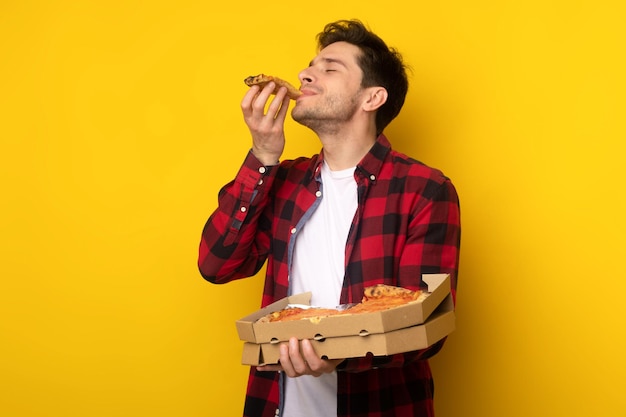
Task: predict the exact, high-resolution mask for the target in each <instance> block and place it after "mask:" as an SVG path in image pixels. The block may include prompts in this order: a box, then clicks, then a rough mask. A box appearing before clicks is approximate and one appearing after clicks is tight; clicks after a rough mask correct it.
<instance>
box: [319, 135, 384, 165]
mask: <svg viewBox="0 0 626 417" xmlns="http://www.w3.org/2000/svg"><path fill="white" fill-rule="evenodd" d="M319 138H320V141H321V143H322V148H323V149H324V161H325V162H326V163H327V164H328V167H329V168H330V169H331V170H333V171H340V170H342V169H348V168H352V167H354V166H356V165H357V164H358V163H359V162H360V161H361V159H363V157H364V156H365V155H366V154H367V153H368V152H369V150H370V149H371V148H372V146H373V145H374V143H375V142H376V133H375V132H374V131H368V132H358V131H356V132H355V130H344V131H343V132H336V133H333V134H330V135H329V134H326V135H319Z"/></svg>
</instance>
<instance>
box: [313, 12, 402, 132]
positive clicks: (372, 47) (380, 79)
mask: <svg viewBox="0 0 626 417" xmlns="http://www.w3.org/2000/svg"><path fill="white" fill-rule="evenodd" d="M317 41H318V47H319V49H320V50H322V49H324V48H325V47H327V46H328V45H330V44H331V43H335V42H348V43H350V44H353V45H355V46H357V47H358V48H359V49H360V50H361V56H360V57H359V58H358V64H359V66H360V67H361V70H362V71H363V80H362V81H361V86H362V87H364V88H367V87H373V86H381V87H384V88H385V89H386V90H387V94H388V97H387V101H386V102H385V104H383V105H382V106H381V107H380V108H379V109H378V111H377V112H376V133H377V134H381V133H382V131H383V129H384V128H385V127H387V125H388V124H389V123H390V122H391V121H392V120H393V119H394V118H395V117H396V116H397V115H398V113H400V109H402V106H403V105H404V99H405V97H406V93H407V91H408V89H409V82H408V79H407V75H406V66H405V65H404V62H403V61H402V56H401V55H400V53H399V52H398V51H397V50H396V49H394V48H390V47H388V46H387V44H386V43H385V42H384V41H383V40H382V39H381V38H380V37H379V36H378V35H376V34H375V33H373V32H371V31H370V30H369V29H368V28H367V27H366V26H365V25H364V24H363V23H362V22H361V21H359V20H356V19H353V20H338V21H336V22H333V23H329V24H327V25H326V26H325V27H324V31H323V32H321V33H319V34H318V35H317Z"/></svg>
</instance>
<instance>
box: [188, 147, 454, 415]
mask: <svg viewBox="0 0 626 417" xmlns="http://www.w3.org/2000/svg"><path fill="white" fill-rule="evenodd" d="M322 159H323V151H322V152H321V153H320V155H315V156H313V157H311V158H299V159H296V160H291V161H283V162H281V163H280V164H279V165H277V166H272V167H266V166H263V165H262V164H261V163H260V162H259V161H258V160H257V159H256V158H255V157H254V155H252V153H249V154H248V156H247V158H246V159H245V161H244V163H243V165H242V167H241V168H240V170H239V172H238V173H237V176H236V177H235V179H234V180H233V181H232V182H230V183H229V184H227V185H226V186H224V187H223V188H222V189H221V191H220V193H219V198H218V208H217V209H216V211H215V212H214V213H213V214H212V215H211V217H210V218H209V220H208V221H207V223H206V226H205V227H204V230H203V232H202V239H201V242H200V249H199V259H198V266H199V269H200V272H201V274H202V275H203V276H204V277H205V278H206V279H207V280H209V281H210V282H213V283H219V284H221V283H226V282H229V281H232V280H235V279H239V278H245V277H249V276H252V275H254V274H256V273H257V272H258V271H259V270H260V269H261V268H262V266H263V265H264V263H265V262H266V261H267V272H266V274H267V275H266V280H265V289H264V294H263V298H262V305H263V306H266V305H268V304H270V303H272V302H274V301H276V300H278V299H281V298H283V297H286V296H287V295H288V288H289V270H290V262H291V254H292V251H293V247H294V242H295V237H296V236H297V234H298V230H299V229H300V228H302V226H303V223H304V222H305V221H306V220H305V219H307V218H308V217H309V216H310V212H308V211H309V209H310V208H311V207H312V206H313V204H314V202H315V200H316V199H318V198H321V197H320V196H321V193H318V191H319V189H320V186H319V181H320V167H321V162H322ZM354 177H355V179H356V182H357V187H358V209H357V212H356V215H355V217H354V220H353V224H352V227H351V229H350V233H349V235H348V240H347V242H346V251H345V259H346V270H345V278H344V281H343V288H342V292H341V300H340V301H341V303H352V302H359V301H360V300H361V298H362V296H363V289H364V288H365V287H366V286H369V285H373V284H379V283H385V284H388V285H396V286H402V287H406V288H411V289H418V288H420V287H422V286H424V284H423V283H422V280H421V276H422V274H429V273H449V274H451V278H452V279H451V285H452V288H451V290H452V295H453V299H455V298H456V283H457V272H458V261H459V246H460V233H461V229H460V212H459V202H458V197H457V193H456V190H455V188H454V186H453V185H452V183H451V182H450V180H449V179H448V178H447V177H445V176H444V175H443V174H442V173H441V172H440V171H438V170H436V169H433V168H430V167H427V166H426V165H424V164H422V163H420V162H418V161H416V160H414V159H411V158H409V157H407V156H405V155H403V154H401V153H398V152H396V151H393V150H392V149H391V146H390V144H389V142H388V140H387V138H386V137H385V136H384V135H381V136H379V137H378V139H377V141H376V143H375V144H374V146H373V147H372V148H371V150H370V151H369V153H368V154H367V155H366V156H365V157H364V158H363V159H362V160H361V162H360V163H359V164H358V166H357V168H356V170H355V173H354ZM444 340H445V339H444ZM444 340H441V341H439V342H437V343H436V344H435V345H433V346H431V347H429V348H427V349H424V350H419V351H414V352H409V353H403V354H397V355H391V356H384V357H374V356H367V357H364V358H353V359H348V360H346V361H344V362H343V363H342V364H341V365H340V367H339V368H338V369H337V371H338V372H337V375H338V392H337V415H338V416H339V417H343V416H351V417H357V416H358V417H366V416H368V417H374V416H376V417H385V416H389V417H391V416H394V417H396V416H421V417H426V416H433V415H434V411H433V381H432V376H431V372H430V367H429V364H428V360H427V359H428V358H429V357H431V356H432V355H434V354H435V353H437V352H438V351H439V350H440V349H441V347H442V345H443V343H444ZM282 377H283V375H282V374H280V373H278V372H258V371H256V369H255V368H254V367H253V368H252V369H251V371H250V379H249V382H248V391H247V397H246V403H245V409H244V416H245V417H275V416H276V415H280V404H281V400H282V399H281V395H280V387H281V386H282V384H281V383H280V380H281V378H282ZM287 417H288V416H287Z"/></svg>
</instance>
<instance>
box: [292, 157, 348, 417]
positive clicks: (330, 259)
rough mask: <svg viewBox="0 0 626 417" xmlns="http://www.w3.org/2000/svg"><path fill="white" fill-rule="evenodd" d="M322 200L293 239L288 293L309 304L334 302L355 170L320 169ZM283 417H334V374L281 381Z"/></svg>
mask: <svg viewBox="0 0 626 417" xmlns="http://www.w3.org/2000/svg"><path fill="white" fill-rule="evenodd" d="M321 175H322V197H321V198H322V200H321V202H320V205H319V206H318V207H317V209H316V210H315V212H314V213H313V215H312V217H311V218H310V219H309V221H307V223H306V224H305V225H304V227H303V228H302V230H301V231H300V232H299V233H298V235H297V237H296V244H295V247H294V255H293V256H294V257H293V265H292V271H291V274H290V277H289V279H290V281H289V286H290V293H292V294H297V293H301V292H305V291H311V292H312V296H311V305H313V306H317V307H331V308H332V307H335V306H337V305H338V304H339V299H340V296H341V287H342V284H343V278H344V274H345V250H346V240H347V238H348V232H349V231H350V226H351V225H352V220H353V218H354V214H355V213H356V209H357V185H356V181H355V180H354V168H350V169H346V170H342V171H331V170H330V169H329V168H328V166H327V165H326V164H323V165H322V171H321ZM283 415H284V416H285V417H336V416H337V374H336V372H333V373H332V374H324V375H322V376H320V377H314V376H310V375H305V376H301V377H298V378H289V377H286V378H285V405H284V410H283Z"/></svg>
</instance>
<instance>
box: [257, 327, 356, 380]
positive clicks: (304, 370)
mask: <svg viewBox="0 0 626 417" xmlns="http://www.w3.org/2000/svg"><path fill="white" fill-rule="evenodd" d="M343 361H344V359H322V358H320V357H319V356H318V355H317V353H315V349H314V348H313V345H312V344H311V341H310V340H308V339H304V340H302V341H298V339H297V338H295V337H292V338H290V339H289V342H288V343H283V344H281V345H280V360H279V363H278V365H264V366H257V370H258V371H283V372H285V374H287V376H289V377H291V378H295V377H298V376H302V375H313V376H320V375H322V374H327V373H331V372H333V371H334V370H335V368H336V367H337V365H339V364H340V363H341V362H343Z"/></svg>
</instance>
